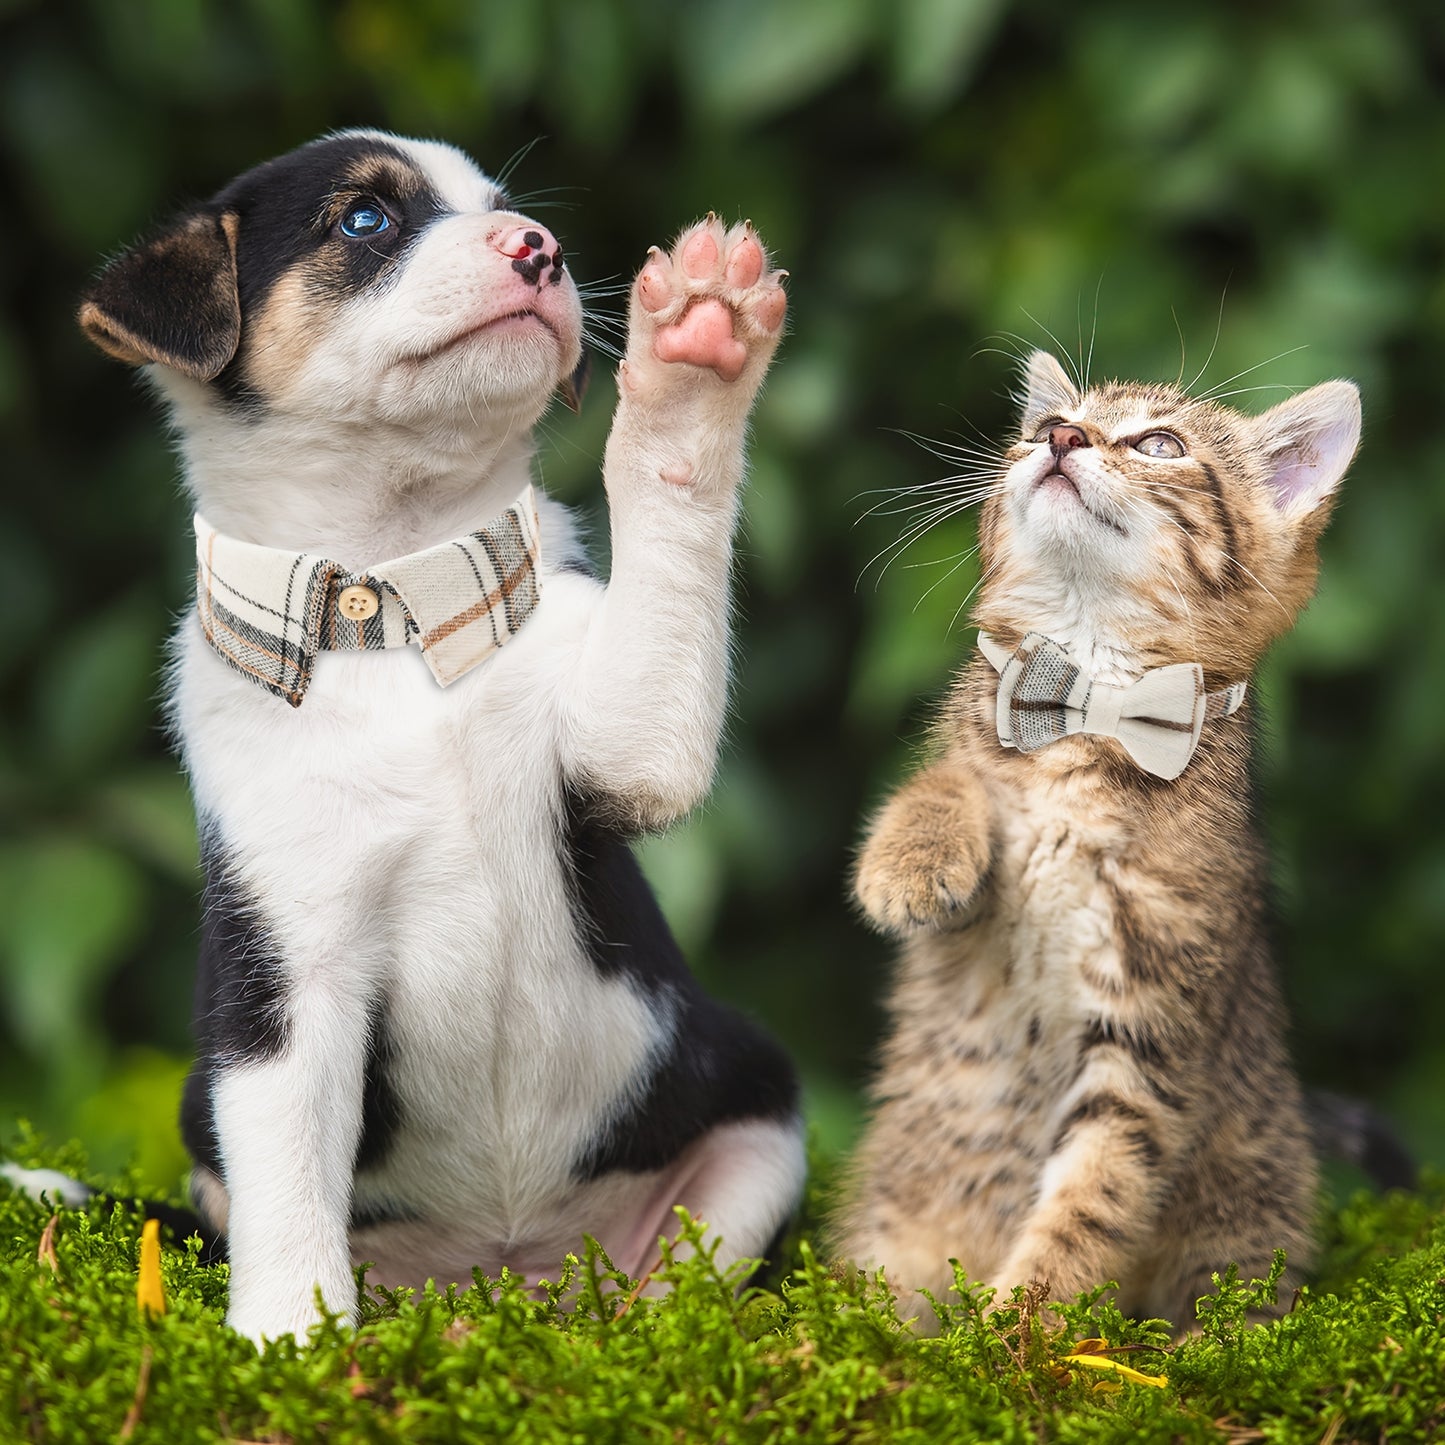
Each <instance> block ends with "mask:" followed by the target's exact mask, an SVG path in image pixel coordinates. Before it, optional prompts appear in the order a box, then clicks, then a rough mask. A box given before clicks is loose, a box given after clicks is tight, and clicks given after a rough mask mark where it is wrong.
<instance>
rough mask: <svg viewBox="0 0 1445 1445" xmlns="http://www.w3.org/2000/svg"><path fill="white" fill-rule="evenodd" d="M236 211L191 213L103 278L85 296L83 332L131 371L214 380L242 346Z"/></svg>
mask: <svg viewBox="0 0 1445 1445" xmlns="http://www.w3.org/2000/svg"><path fill="white" fill-rule="evenodd" d="M238 229H239V219H238V217H237V216H236V215H235V213H234V212H232V211H226V212H223V213H222V214H220V215H217V214H216V213H215V212H213V211H192V212H189V213H187V214H186V215H183V216H180V217H178V218H177V219H176V220H175V221H173V222H172V223H171V225H169V226H168V227H167V228H166V229H165V230H164V231H162V232H160V234H159V235H156V236H153V237H152V238H151V239H150V240H148V241H145V242H143V243H142V244H141V245H139V246H135V247H133V248H132V249H131V250H129V251H126V252H125V253H124V254H123V255H120V256H117V257H116V258H115V260H114V261H112V262H111V263H110V265H109V266H107V267H106V268H105V270H104V271H102V272H101V274H100V277H99V279H98V280H97V281H96V282H95V284H94V285H93V286H92V287H91V288H90V290H89V291H87V292H86V294H85V296H84V298H83V299H82V300H81V303H80V313H79V316H78V317H77V319H78V320H79V322H80V329H81V330H82V331H84V332H85V334H86V335H87V336H88V337H89V338H90V339H91V340H92V341H93V342H94V343H95V344H96V345H97V346H98V347H100V349H101V350H102V351H104V352H105V353H106V354H107V355H109V356H114V357H116V358H117V359H118V360H120V361H124V362H127V363H128V364H129V365H131V366H148V365H150V364H151V363H152V362H158V363H159V364H160V365H162V366H169V367H171V368H172V369H173V370H175V371H179V372H180V373H181V375H182V376H189V377H193V378H194V379H195V380H197V381H213V380H214V379H215V378H216V377H217V376H218V375H219V374H220V373H221V371H222V370H223V369H224V368H225V366H226V364H227V362H229V361H230V360H231V358H232V357H233V356H235V354H236V348H237V347H238V346H239V345H240V344H241V298H240V293H239V292H238V290H237V288H236V233H237V230H238Z"/></svg>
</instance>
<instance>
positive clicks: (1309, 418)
mask: <svg viewBox="0 0 1445 1445" xmlns="http://www.w3.org/2000/svg"><path fill="white" fill-rule="evenodd" d="M1256 425H1257V426H1258V428H1259V436H1260V440H1261V442H1262V443H1263V446H1264V451H1265V456H1266V461H1267V465H1268V468H1269V470H1268V472H1267V474H1266V477H1265V480H1266V482H1267V483H1268V485H1269V488H1270V491H1271V493H1272V494H1273V497H1274V504H1275V506H1276V507H1278V508H1279V510H1280V511H1281V512H1283V513H1284V514H1285V515H1286V516H1288V517H1295V518H1298V517H1304V516H1307V515H1308V514H1309V513H1310V512H1313V511H1314V510H1315V508H1316V507H1318V506H1319V505H1320V504H1321V503H1322V502H1324V501H1325V500H1326V499H1327V498H1328V497H1330V496H1332V495H1333V494H1334V491H1335V488H1336V487H1338V486H1339V484H1340V479H1341V478H1342V477H1343V476H1344V475H1345V468H1346V467H1348V466H1349V464H1350V461H1351V459H1352V458H1353V457H1354V455H1355V448H1356V447H1358V446H1359V444H1360V389H1359V387H1357V386H1356V385H1355V384H1354V382H1352V381H1325V382H1321V383H1320V385H1319V386H1312V387H1311V388H1310V389H1309V390H1308V391H1302V392H1300V394H1299V395H1298V396H1292V397H1291V398H1290V399H1289V400H1288V401H1282V402H1280V404H1279V405H1278V406H1276V407H1271V408H1270V410H1269V411H1267V412H1265V414H1264V415H1263V416H1261V417H1260V418H1258V420H1257V422H1256Z"/></svg>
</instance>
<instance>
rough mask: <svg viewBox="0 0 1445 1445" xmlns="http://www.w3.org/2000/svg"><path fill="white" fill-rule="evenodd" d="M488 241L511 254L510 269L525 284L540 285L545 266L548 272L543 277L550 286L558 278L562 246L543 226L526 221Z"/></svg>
mask: <svg viewBox="0 0 1445 1445" xmlns="http://www.w3.org/2000/svg"><path fill="white" fill-rule="evenodd" d="M492 244H493V245H494V246H495V247H496V248H497V250H499V251H500V252H501V253H502V255H504V256H510V257H511V258H512V270H514V271H515V272H516V273H517V274H518V275H519V276H520V277H521V278H522V279H523V280H524V281H525V282H526V283H527V284H528V285H529V286H540V285H541V284H542V277H543V274H544V273H545V272H546V271H547V269H548V267H550V268H551V270H552V274H551V275H550V276H548V277H547V280H548V281H549V282H550V283H551V284H552V285H553V286H555V285H556V284H557V283H558V282H559V281H560V280H561V279H562V247H561V246H560V245H558V243H557V238H556V237H555V236H554V235H553V234H552V233H551V232H550V231H549V230H548V229H547V228H546V227H545V226H539V225H538V224H537V223H536V222H535V221H528V222H527V223H526V225H524V226H518V227H516V228H515V229H514V230H510V231H503V232H502V233H501V234H500V235H499V236H497V237H495V238H494V239H493V241H492Z"/></svg>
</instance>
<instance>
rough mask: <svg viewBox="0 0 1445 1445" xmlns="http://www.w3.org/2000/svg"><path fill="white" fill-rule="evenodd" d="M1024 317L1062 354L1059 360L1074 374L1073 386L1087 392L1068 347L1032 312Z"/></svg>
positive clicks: (1027, 312) (1028, 312) (1026, 313)
mask: <svg viewBox="0 0 1445 1445" xmlns="http://www.w3.org/2000/svg"><path fill="white" fill-rule="evenodd" d="M1020 309H1022V308H1020ZM1024 315H1025V316H1027V317H1028V318H1029V320H1030V321H1032V322H1033V323H1034V325H1035V326H1037V327H1038V328H1039V330H1040V331H1042V332H1043V333H1044V335H1045V336H1047V337H1048V338H1049V340H1050V341H1052V342H1053V343H1054V350H1055V351H1057V352H1060V353H1062V358H1061V359H1062V360H1063V361H1065V362H1067V363H1068V367H1069V370H1070V371H1072V372H1073V373H1074V385H1075V386H1077V387H1078V388H1079V390H1080V391H1087V390H1088V389H1089V388H1088V387H1087V386H1086V385H1085V384H1084V378H1083V375H1082V373H1081V372H1080V371H1079V368H1078V367H1077V366H1076V365H1075V364H1074V358H1073V357H1072V356H1071V355H1070V354H1069V349H1068V347H1066V346H1065V345H1064V343H1063V342H1062V341H1060V340H1059V338H1058V337H1057V336H1055V335H1054V333H1053V332H1052V331H1050V330H1049V328H1048V327H1047V326H1045V325H1044V323H1043V322H1042V321H1040V320H1039V318H1038V317H1037V316H1035V315H1033V313H1032V312H1030V311H1027V310H1025V311H1024Z"/></svg>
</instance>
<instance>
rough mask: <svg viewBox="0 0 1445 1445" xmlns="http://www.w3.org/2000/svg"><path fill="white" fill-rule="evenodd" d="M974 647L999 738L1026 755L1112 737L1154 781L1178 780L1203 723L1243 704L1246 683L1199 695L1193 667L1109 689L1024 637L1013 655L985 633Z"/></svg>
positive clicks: (1058, 650) (1044, 644) (1155, 672)
mask: <svg viewBox="0 0 1445 1445" xmlns="http://www.w3.org/2000/svg"><path fill="white" fill-rule="evenodd" d="M978 645H979V649H980V650H981V651H982V653H983V655H984V656H985V657H986V658H987V659H988V660H989V663H990V664H991V665H992V667H993V669H994V671H995V672H997V673H998V675H999V684H998V713H997V720H996V721H997V727H998V740H999V742H1000V743H1002V744H1003V746H1004V747H1006V748H1017V749H1018V750H1019V751H1020V752H1021V753H1031V752H1033V751H1034V750H1035V749H1036V748H1042V747H1045V746H1047V745H1048V744H1049V743H1054V742H1058V740H1059V739H1060V738H1064V737H1068V736H1069V734H1071V733H1092V734H1094V735H1095V736H1098V737H1110V738H1117V739H1118V740H1119V742H1121V743H1122V744H1123V745H1124V750H1125V752H1127V753H1128V754H1129V756H1130V757H1131V758H1133V760H1134V761H1135V762H1136V763H1137V764H1138V765H1139V766H1140V767H1141V768H1142V769H1143V770H1144V771H1145V772H1146V773H1152V774H1153V775H1154V776H1155V777H1156V778H1177V777H1178V776H1179V775H1180V773H1182V772H1183V771H1184V769H1185V768H1187V767H1188V766H1189V760H1190V758H1192V757H1193V756H1194V749H1195V748H1196V747H1197V746H1198V744H1199V734H1200V731H1201V730H1202V728H1203V727H1204V724H1205V721H1206V720H1207V719H1213V718H1216V717H1225V716H1227V715H1228V714H1230V713H1232V712H1235V711H1237V710H1238V708H1239V705H1240V704H1241V703H1242V702H1243V701H1244V692H1245V684H1244V683H1242V682H1236V683H1234V684H1233V685H1232V686H1230V687H1227V688H1225V689H1224V691H1223V692H1208V693H1207V692H1205V690H1204V669H1203V668H1202V667H1200V665H1199V664H1198V663H1197V662H1177V663H1174V664H1173V665H1171V666H1169V667H1156V668H1153V669H1152V670H1151V671H1149V672H1146V673H1145V674H1144V675H1143V677H1141V678H1140V679H1139V680H1138V681H1137V682H1132V683H1129V684H1128V685H1127V686H1125V687H1111V686H1109V685H1108V684H1107V683H1102V682H1095V681H1094V680H1093V679H1092V678H1089V677H1085V676H1084V674H1083V673H1082V672H1081V671H1080V670H1079V667H1078V664H1077V663H1075V662H1074V660H1073V659H1072V658H1071V657H1070V656H1069V654H1068V653H1067V652H1066V651H1065V650H1064V649H1063V648H1062V647H1060V646H1059V644H1058V643H1057V642H1051V641H1050V640H1049V639H1048V638H1047V637H1044V636H1043V635H1042V634H1040V633H1037V632H1030V633H1029V634H1028V635H1027V636H1025V638H1024V640H1023V641H1022V642H1021V643H1020V644H1019V648H1018V651H1017V652H1009V651H1007V650H1006V649H1005V648H1002V647H1000V646H999V645H998V643H996V642H995V641H994V640H993V638H991V637H990V636H989V635H988V634H987V633H986V632H980V633H979V634H978Z"/></svg>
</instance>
